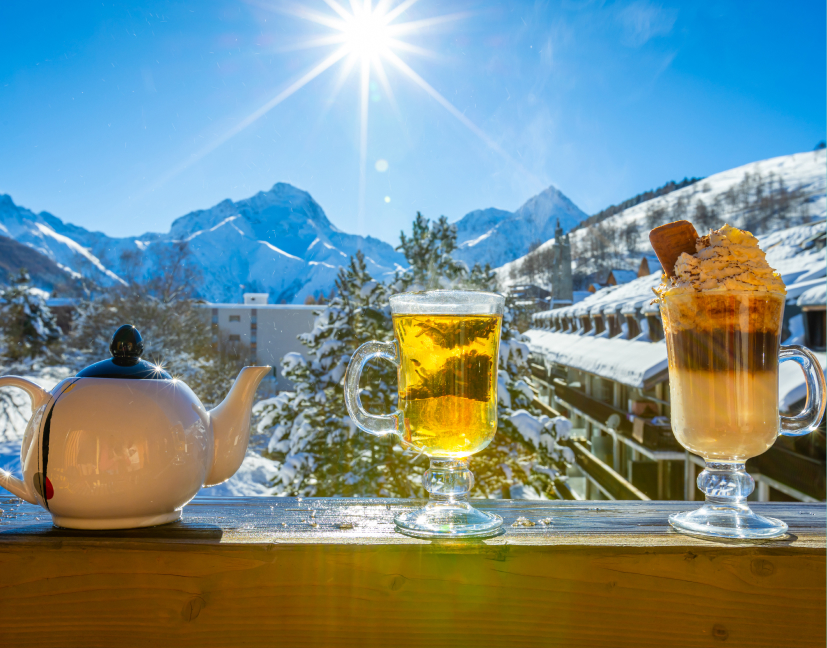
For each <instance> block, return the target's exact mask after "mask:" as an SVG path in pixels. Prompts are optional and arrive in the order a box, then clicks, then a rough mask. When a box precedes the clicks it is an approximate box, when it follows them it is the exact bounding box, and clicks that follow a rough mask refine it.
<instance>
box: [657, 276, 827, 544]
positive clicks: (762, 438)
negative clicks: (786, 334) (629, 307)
mask: <svg viewBox="0 0 827 648" xmlns="http://www.w3.org/2000/svg"><path fill="white" fill-rule="evenodd" d="M784 298H785V297H784V295H783V294H782V293H775V292H769V291H755V290H753V291H737V290H721V291H706V292H693V291H688V292H678V293H676V294H669V293H666V294H664V295H662V296H661V315H662V317H663V325H664V330H665V333H666V347H667V351H668V356H669V388H670V395H671V404H672V429H673V431H674V433H675V437H676V438H677V440H678V441H679V442H680V444H681V445H682V446H683V447H684V448H686V449H687V450H689V451H690V452H692V453H694V454H696V455H699V456H700V457H702V458H703V459H704V461H705V462H706V467H705V470H704V471H703V472H701V474H700V475H699V476H698V488H700V489H701V490H702V491H703V492H704V493H705V495H706V503H705V505H704V506H703V507H701V508H700V509H698V510H696V511H688V512H684V513H676V514H673V515H671V516H670V517H669V522H670V523H671V524H672V526H674V527H675V528H676V529H678V530H680V531H685V532H689V533H695V534H701V535H712V536H720V537H727V538H772V537H777V536H780V535H783V534H784V533H786V531H787V525H786V524H785V523H784V522H782V521H780V520H776V519H774V518H767V517H762V516H760V515H756V514H755V513H753V512H752V511H751V510H750V508H749V506H748V505H747V496H748V495H749V494H750V493H751V492H752V491H753V489H754V487H755V482H754V480H753V479H752V477H750V476H749V475H748V474H747V472H746V470H745V465H744V464H745V462H746V460H747V459H750V458H752V457H755V456H757V455H759V454H762V453H763V452H766V451H767V450H768V449H769V447H770V446H771V445H772V444H773V443H774V442H775V439H776V437H777V436H778V434H779V431H780V434H782V435H787V436H798V435H801V434H806V433H808V432H810V431H812V430H813V429H815V428H816V426H817V425H818V423H819V421H820V420H821V417H822V415H823V414H824V374H823V373H822V371H821V366H820V364H819V362H818V360H817V359H816V357H815V356H814V355H813V354H812V353H811V352H810V351H809V350H807V349H805V348H804V347H800V346H782V347H779V336H780V335H781V322H782V320H783V314H784ZM785 360H792V361H794V362H797V363H798V364H799V365H801V367H802V369H803V370H804V375H805V378H806V382H807V403H806V405H805V407H804V411H803V412H801V413H800V414H798V415H797V416H793V417H788V416H779V412H778V363H779V361H782V362H783V361H785Z"/></svg>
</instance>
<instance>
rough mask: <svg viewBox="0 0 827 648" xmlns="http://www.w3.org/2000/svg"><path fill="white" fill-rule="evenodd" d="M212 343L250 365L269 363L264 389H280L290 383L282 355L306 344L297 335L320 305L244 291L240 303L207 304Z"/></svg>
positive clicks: (309, 327)
mask: <svg viewBox="0 0 827 648" xmlns="http://www.w3.org/2000/svg"><path fill="white" fill-rule="evenodd" d="M202 307H203V308H205V309H208V310H209V311H210V323H211V328H212V335H213V345H214V346H215V347H216V348H218V349H220V350H221V351H222V352H225V353H228V354H230V355H234V356H236V357H242V358H247V362H248V363H249V364H251V365H271V366H272V367H273V372H272V373H271V375H270V376H269V377H268V378H267V379H266V380H265V382H264V384H263V388H264V390H265V391H272V392H277V391H283V390H289V389H292V387H293V385H292V383H290V381H289V380H287V379H286V378H285V377H284V376H283V375H282V374H281V359H282V358H283V357H284V356H285V355H286V354H287V353H292V352H297V353H304V352H306V350H307V349H306V348H305V347H304V345H303V344H302V343H301V342H300V341H299V340H298V336H299V335H300V334H302V333H307V332H308V331H311V330H312V329H313V322H314V320H315V318H316V313H318V312H319V309H320V308H321V307H320V306H299V305H293V304H268V303H267V295H266V294H263V293H262V294H259V293H245V295H244V303H243V304H210V303H206V304H203V306H202Z"/></svg>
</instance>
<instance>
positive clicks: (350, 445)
mask: <svg viewBox="0 0 827 648" xmlns="http://www.w3.org/2000/svg"><path fill="white" fill-rule="evenodd" d="M388 296H389V291H388V288H387V286H385V285H384V284H382V283H379V282H377V281H375V280H374V279H373V278H372V277H371V276H370V274H369V273H368V271H367V266H366V264H365V257H364V255H363V254H362V252H361V251H360V252H357V254H356V256H355V257H351V259H350V263H349V264H348V266H347V267H346V268H342V269H340V271H339V275H338V277H337V279H336V294H335V296H334V297H333V298H332V299H331V300H330V303H329V304H327V305H326V306H325V307H324V308H323V309H321V310H320V312H319V314H318V315H317V317H316V320H315V323H314V327H313V330H312V331H310V332H309V333H305V334H303V335H300V336H299V339H300V340H301V342H302V343H303V344H304V345H305V346H306V347H307V349H308V354H307V355H308V357H307V358H305V357H303V356H302V355H301V354H298V353H290V354H287V355H286V356H285V357H284V360H283V361H282V373H283V375H284V376H285V377H286V378H288V379H289V380H291V381H292V382H293V385H294V390H295V391H293V392H284V393H281V394H279V395H278V396H277V397H276V398H274V399H271V400H270V401H269V403H267V404H266V405H265V406H264V407H263V408H262V419H261V422H260V424H259V430H266V429H268V428H270V427H272V437H271V440H270V444H269V446H268V456H269V457H271V458H273V459H276V460H277V461H279V462H280V464H281V469H280V471H279V474H278V476H277V477H276V479H275V483H274V486H275V488H276V491H277V492H278V493H280V494H286V495H307V496H310V495H316V496H333V495H341V496H353V495H362V496H377V495H380V496H401V497H410V496H412V495H415V494H417V493H421V490H422V489H421V486H420V485H419V480H418V478H417V476H418V475H420V476H421V474H422V472H423V470H424V469H423V468H422V467H420V468H417V467H416V466H414V465H412V460H413V459H414V456H413V455H412V454H411V453H410V452H409V451H404V450H403V449H402V447H401V446H400V445H399V444H398V443H396V441H397V440H396V439H395V437H393V436H388V437H384V438H377V437H374V436H372V435H369V434H365V433H363V432H361V431H359V430H358V429H357V428H356V426H355V425H354V424H353V423H352V421H351V420H350V417H349V416H348V414H347V409H346V407H345V401H344V388H343V383H344V376H345V371H346V369H347V365H348V363H349V362H350V358H351V355H352V354H353V352H354V351H356V349H357V348H358V347H359V346H360V345H361V344H362V343H364V342H367V341H368V340H380V341H388V340H390V339H392V337H393V324H392V321H391V313H390V306H389V304H388ZM395 388H396V370H395V368H394V367H393V366H392V365H390V364H388V363H384V362H382V363H376V365H375V366H370V367H367V368H366V370H365V372H364V373H363V374H362V390H361V393H360V396H361V399H362V403H363V405H364V406H365V408H366V409H368V410H369V411H372V412H374V413H388V412H391V411H394V410H395V409H396V389H395Z"/></svg>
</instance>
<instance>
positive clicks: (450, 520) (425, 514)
mask: <svg viewBox="0 0 827 648" xmlns="http://www.w3.org/2000/svg"><path fill="white" fill-rule="evenodd" d="M394 522H396V526H397V530H398V531H399V532H400V533H404V534H405V535H409V536H413V537H415V538H446V539H447V538H490V537H492V536H495V535H498V534H499V533H500V529H501V528H502V525H503V519H502V518H501V517H500V516H499V515H494V514H492V513H486V512H485V511H479V510H477V509H475V508H474V507H473V506H471V505H470V504H468V502H446V503H444V504H443V503H437V502H430V503H429V504H427V505H426V506H424V507H422V508H421V509H417V510H415V511H408V512H407V513H402V514H400V515H397V516H396V518H394Z"/></svg>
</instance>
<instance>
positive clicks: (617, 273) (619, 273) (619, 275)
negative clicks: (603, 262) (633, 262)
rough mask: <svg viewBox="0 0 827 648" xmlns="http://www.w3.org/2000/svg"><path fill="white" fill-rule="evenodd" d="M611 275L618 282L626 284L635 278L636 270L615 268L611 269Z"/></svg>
mask: <svg viewBox="0 0 827 648" xmlns="http://www.w3.org/2000/svg"><path fill="white" fill-rule="evenodd" d="M612 276H613V277H614V278H615V281H616V282H617V283H619V284H626V283H629V282H630V281H634V280H635V279H637V272H636V271H634V270H621V269H618V268H615V269H613V270H612Z"/></svg>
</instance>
